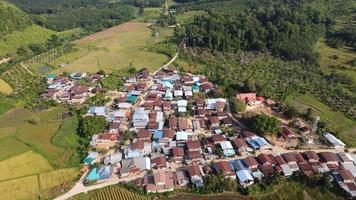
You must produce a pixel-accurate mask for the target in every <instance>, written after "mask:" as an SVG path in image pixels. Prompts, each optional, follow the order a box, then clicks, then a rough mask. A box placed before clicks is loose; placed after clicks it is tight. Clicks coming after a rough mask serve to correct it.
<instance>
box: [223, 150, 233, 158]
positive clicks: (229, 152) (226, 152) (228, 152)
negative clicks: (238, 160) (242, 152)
mask: <svg viewBox="0 0 356 200" xmlns="http://www.w3.org/2000/svg"><path fill="white" fill-rule="evenodd" d="M233 155H235V151H234V150H233V149H224V156H227V157H229V156H233Z"/></svg>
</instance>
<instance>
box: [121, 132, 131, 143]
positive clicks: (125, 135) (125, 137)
mask: <svg viewBox="0 0 356 200" xmlns="http://www.w3.org/2000/svg"><path fill="white" fill-rule="evenodd" d="M121 137H122V141H126V140H130V139H132V137H133V135H132V133H131V132H130V131H124V132H123V133H122V134H121Z"/></svg>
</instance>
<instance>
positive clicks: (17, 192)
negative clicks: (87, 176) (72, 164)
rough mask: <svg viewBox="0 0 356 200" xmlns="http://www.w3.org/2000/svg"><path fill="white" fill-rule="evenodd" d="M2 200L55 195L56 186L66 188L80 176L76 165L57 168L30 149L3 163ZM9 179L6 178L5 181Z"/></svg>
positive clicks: (1, 178) (0, 187)
mask: <svg viewBox="0 0 356 200" xmlns="http://www.w3.org/2000/svg"><path fill="white" fill-rule="evenodd" d="M0 167H1V169H3V170H4V171H3V172H4V173H2V174H1V176H0V199H38V198H39V196H42V197H44V198H51V197H53V195H56V193H53V192H52V191H51V189H52V188H54V187H62V188H63V187H66V186H67V183H68V182H69V181H72V180H74V179H75V178H76V177H77V176H78V175H79V170H78V169H76V168H66V169H59V170H54V169H53V167H51V166H50V165H49V163H48V162H47V161H46V160H45V159H44V158H43V157H41V156H40V155H39V154H37V153H35V152H33V151H28V152H26V153H23V154H21V155H19V156H16V157H13V158H10V159H8V160H4V161H1V162H0ZM5 179H6V180H5Z"/></svg>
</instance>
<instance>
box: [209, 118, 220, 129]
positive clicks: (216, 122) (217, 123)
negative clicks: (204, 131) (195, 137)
mask: <svg viewBox="0 0 356 200" xmlns="http://www.w3.org/2000/svg"><path fill="white" fill-rule="evenodd" d="M209 121H210V125H211V127H212V128H219V126H220V119H219V117H210V118H209Z"/></svg>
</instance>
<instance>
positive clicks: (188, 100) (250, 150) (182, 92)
mask: <svg viewBox="0 0 356 200" xmlns="http://www.w3.org/2000/svg"><path fill="white" fill-rule="evenodd" d="M103 76H105V75H100V74H86V73H73V74H70V75H69V76H50V75H49V76H48V77H47V83H48V85H49V86H48V89H47V91H46V93H44V94H43V95H42V98H43V99H52V100H55V101H56V102H58V103H64V104H71V105H80V104H83V103H84V102H85V101H86V99H87V98H89V97H92V96H94V95H95V94H97V93H103V94H105V95H107V96H108V97H110V98H111V101H109V102H107V103H106V104H105V106H92V107H90V108H89V109H88V111H87V113H86V114H85V116H102V117H104V118H105V119H106V121H107V122H108V123H109V126H108V127H107V129H106V130H105V131H104V132H100V133H97V134H95V135H93V136H92V137H91V139H90V151H89V152H88V154H87V156H86V158H85V159H84V160H83V166H84V168H85V173H84V175H83V179H81V180H80V181H83V183H85V184H89V185H95V184H101V183H105V182H108V181H112V180H119V181H122V182H127V181H131V182H133V183H135V184H136V185H137V186H139V187H142V188H144V189H145V191H146V192H147V193H156V192H158V193H161V192H170V191H174V190H175V189H177V188H186V187H189V186H194V187H197V188H199V187H203V186H204V177H205V176H207V175H209V174H213V173H215V174H218V173H222V174H223V175H224V176H225V178H227V179H230V180H236V181H237V182H238V183H239V184H240V185H241V186H242V187H249V186H250V185H252V184H254V182H255V181H256V180H260V181H261V180H263V179H264V178H268V177H269V176H271V175H273V174H281V175H283V176H286V177H289V176H291V175H292V174H293V173H295V172H300V173H302V174H304V175H306V176H310V175H312V174H314V173H328V174H329V175H330V176H331V177H332V179H333V180H334V181H335V182H337V184H338V185H339V186H340V187H341V188H342V189H343V190H344V191H346V192H347V193H349V195H350V196H352V197H354V196H356V184H355V179H356V154H353V153H349V152H347V151H345V148H346V146H345V144H344V143H343V142H342V141H341V140H339V139H338V138H336V137H335V136H334V135H333V134H331V133H328V132H325V133H323V134H322V135H321V136H319V135H317V134H316V133H315V124H311V123H308V122H306V121H305V120H303V119H299V118H298V119H293V120H289V121H286V120H285V119H283V118H282V117H280V115H281V113H278V111H276V110H275V109H274V106H275V104H276V103H275V102H274V101H273V100H271V99H266V98H264V97H260V96H257V95H256V93H241V94H238V95H237V96H236V99H238V100H240V101H242V102H244V103H245V104H246V106H247V110H248V111H251V112H256V113H265V114H268V115H272V116H275V117H277V118H279V119H280V121H281V126H280V134H279V135H280V137H278V138H276V137H275V136H274V137H270V136H268V137H264V136H261V135H259V134H257V133H255V132H253V131H252V130H251V129H249V128H248V127H247V126H245V125H244V124H243V123H241V122H240V121H239V120H238V119H237V118H236V117H235V115H234V114H233V113H232V112H231V108H230V103H229V100H228V99H225V98H220V97H216V95H211V94H212V93H214V90H215V89H216V88H217V86H215V85H214V84H213V83H212V82H210V81H209V80H208V79H207V78H206V77H205V76H203V75H193V74H189V73H182V72H179V71H177V70H176V69H173V68H169V67H166V68H163V69H161V70H158V71H156V72H155V73H152V74H151V73H150V72H149V71H147V70H141V71H139V72H137V73H136V74H134V75H132V76H128V77H126V78H125V79H124V86H123V87H122V89H121V90H120V91H108V90H106V89H105V88H101V87H88V86H82V85H78V84H77V83H78V82H79V81H80V80H81V79H83V78H86V79H87V80H89V81H90V82H95V81H98V80H99V79H101V78H102V77H103ZM291 121H293V123H290V122H291ZM291 124H293V126H292V125H291ZM127 133H130V134H131V135H132V137H129V138H127V137H123V135H124V134H127ZM320 137H322V138H320ZM297 147H299V148H297ZM300 147H302V148H300ZM130 177H135V178H134V179H130Z"/></svg>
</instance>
